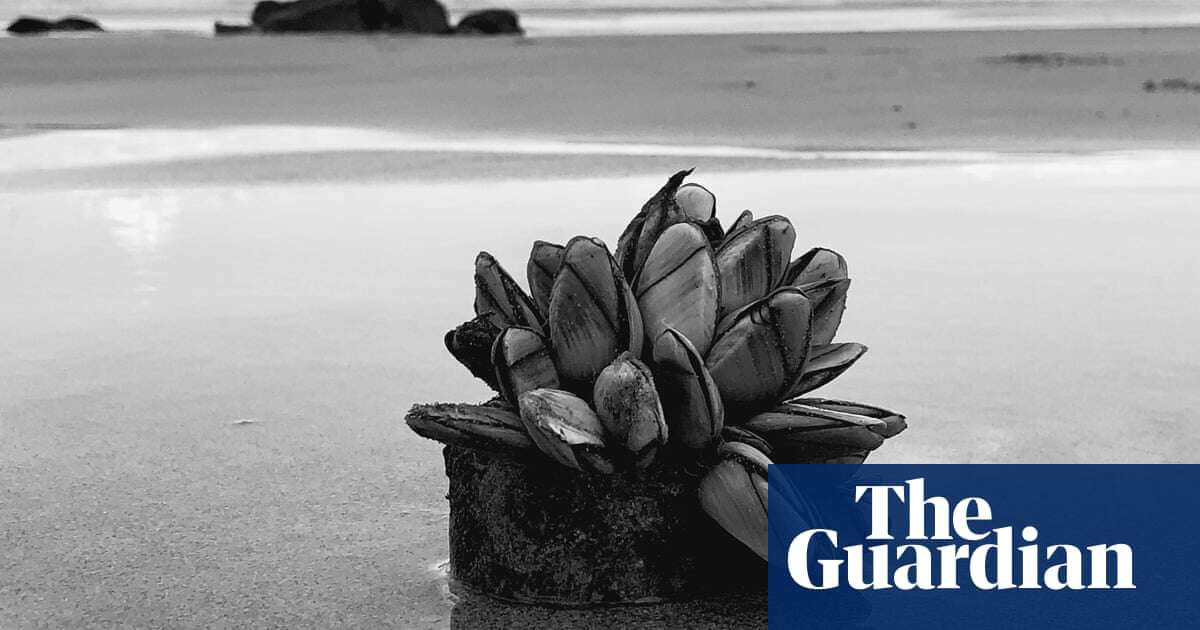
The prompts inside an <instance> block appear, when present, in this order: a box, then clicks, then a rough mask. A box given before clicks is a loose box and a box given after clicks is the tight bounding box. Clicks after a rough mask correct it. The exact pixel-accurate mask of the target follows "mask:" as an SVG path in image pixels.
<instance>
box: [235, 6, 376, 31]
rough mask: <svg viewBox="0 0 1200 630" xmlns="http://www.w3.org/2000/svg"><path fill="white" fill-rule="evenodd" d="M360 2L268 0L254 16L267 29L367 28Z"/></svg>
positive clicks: (330, 29) (255, 22) (258, 8)
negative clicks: (282, 0) (283, 0)
mask: <svg viewBox="0 0 1200 630" xmlns="http://www.w3.org/2000/svg"><path fill="white" fill-rule="evenodd" d="M358 5H359V1H358V0H296V1H295V2H274V1H272V0H267V1H266V2H259V3H258V4H257V5H255V6H254V12H253V13H252V14H251V16H250V20H251V21H252V22H253V23H254V25H255V26H257V27H259V28H261V29H262V30H263V31H264V32H267V33H314V32H356V31H365V30H367V29H366V27H365V26H364V24H363V21H362V17H361V16H360V15H359V11H358Z"/></svg>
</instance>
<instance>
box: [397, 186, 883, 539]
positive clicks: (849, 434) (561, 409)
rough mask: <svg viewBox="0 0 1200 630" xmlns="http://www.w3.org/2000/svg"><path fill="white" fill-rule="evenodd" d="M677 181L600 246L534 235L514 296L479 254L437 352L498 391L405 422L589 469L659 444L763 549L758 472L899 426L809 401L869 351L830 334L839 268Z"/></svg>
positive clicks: (726, 518) (733, 530)
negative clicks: (724, 221)
mask: <svg viewBox="0 0 1200 630" xmlns="http://www.w3.org/2000/svg"><path fill="white" fill-rule="evenodd" d="M689 174H690V171H683V172H680V173H677V174H675V175H674V176H672V177H671V178H670V179H669V180H668V182H667V184H666V185H665V186H664V187H663V188H662V189H661V190H659V191H658V193H657V194H655V195H654V196H653V197H652V198H651V199H650V200H649V201H647V202H646V204H645V205H644V206H643V207H642V209H641V211H640V212H638V213H637V215H636V216H635V217H634V218H633V221H632V222H631V223H630V224H629V226H628V227H626V229H625V231H624V233H623V234H621V237H620V239H619V241H618V243H617V248H616V251H615V252H612V251H610V250H609V248H608V246H607V245H605V243H604V242H603V241H601V240H599V239H596V238H592V237H586V236H579V237H575V238H573V239H571V240H570V241H569V242H568V243H566V244H565V245H559V244H552V243H547V242H542V241H538V242H535V243H534V244H533V248H532V251H531V253H530V257H529V263H528V267H527V276H528V284H529V291H528V292H526V291H525V290H524V289H523V288H522V287H521V286H520V285H519V284H518V283H517V281H516V280H514V279H513V277H512V276H511V275H509V273H508V272H507V271H505V270H504V268H503V267H501V266H500V264H499V262H497V261H496V260H495V258H493V257H492V256H491V255H489V254H487V253H486V252H483V253H480V254H479V256H478V257H477V258H476V260H475V313H476V317H475V318H474V319H472V320H471V321H469V322H466V323H465V324H463V325H461V326H459V327H458V328H456V329H454V330H452V331H450V332H449V333H447V334H446V346H447V348H448V349H449V350H450V352H451V353H452V354H453V355H454V356H455V357H456V358H457V359H459V361H461V362H462V363H463V364H464V365H465V366H466V367H467V368H468V369H469V370H471V372H472V373H473V374H475V375H476V376H478V377H480V378H481V379H483V380H484V381H486V382H487V383H488V384H489V385H490V386H491V387H492V388H493V389H495V390H496V392H497V393H498V394H499V397H498V398H497V400H495V401H492V402H491V403H488V404H484V405H462V404H450V405H446V404H443V405H417V406H416V407H414V408H413V410H412V412H410V414H409V416H408V418H407V419H408V422H409V425H410V426H411V427H412V428H413V430H414V431H416V432H417V433H419V434H420V435H423V436H425V437H429V438H432V439H435V440H439V441H442V442H445V443H447V444H455V445H459V446H466V447H471V448H484V449H489V450H493V451H494V450H499V451H505V452H512V453H514V454H520V453H535V452H538V451H540V452H541V453H542V454H544V455H545V456H546V457H549V458H550V459H552V460H554V461H555V462H558V463H559V464H562V465H563V466H567V467H570V468H573V469H577V470H581V471H586V472H588V473H593V474H612V473H614V472H617V471H621V470H625V471H629V470H644V469H646V468H647V467H649V466H650V464H651V463H652V462H654V461H655V459H656V458H661V457H664V456H665V455H664V454H665V453H668V452H669V453H671V457H672V458H674V459H677V460H678V461H682V462H685V463H687V464H688V465H695V466H696V467H697V469H699V470H702V471H703V477H702V478H701V479H700V482H699V485H698V493H699V496H698V500H699V502H700V505H701V507H702V508H703V509H704V511H705V512H707V513H708V514H709V515H710V516H711V517H712V518H713V519H714V520H715V521H716V522H717V523H718V524H720V525H721V526H722V527H724V528H725V529H726V530H727V531H729V533H730V534H732V535H733V536H734V537H736V538H737V539H738V540H740V541H742V542H743V543H745V544H746V545H747V546H748V547H750V548H751V549H753V550H754V551H755V552H756V553H758V554H759V555H761V556H763V557H765V556H766V549H767V522H766V518H767V514H766V502H767V475H766V470H767V465H769V464H770V463H772V462H775V463H848V464H856V463H860V462H862V461H863V460H864V459H865V458H866V456H867V454H868V453H869V452H870V451H871V450H873V449H875V448H877V447H879V446H880V445H881V444H882V443H883V441H884V440H885V439H886V438H889V437H892V436H894V435H896V434H897V433H899V432H900V431H902V430H903V429H904V428H905V420H904V417H903V416H901V415H900V414H897V413H894V412H892V411H888V410H886V409H882V408H878V407H873V406H869V405H864V404H860V403H854V402H846V401H840V400H829V399H825V398H814V397H806V396H807V395H808V394H809V393H810V392H811V391H813V390H815V389H817V388H818V387H821V386H822V385H824V384H826V383H828V382H830V381H832V380H833V379H835V378H837V377H838V376H839V375H841V374H842V373H843V372H845V371H846V370H847V369H849V368H850V366H852V365H853V364H854V363H855V362H856V361H857V360H858V359H859V358H860V357H862V355H863V354H864V353H865V352H866V350H867V348H866V346H863V345H862V344H859V343H853V342H835V341H834V338H835V336H836V334H837V331H838V326H839V325H840V323H841V320H842V312H843V310H844V309H845V305H846V294H847V289H848V288H849V286H850V279H849V277H848V275H847V267H846V261H845V259H843V258H842V256H841V255H839V254H838V253H836V252H834V251H832V250H829V249H823V248H814V249H811V250H808V251H807V252H806V253H804V254H803V255H801V256H799V257H797V258H796V259H794V260H793V259H792V257H791V256H792V250H793V247H794V244H795V240H796V230H795V228H794V227H793V225H792V223H791V221H789V220H788V219H787V218H785V217H782V216H767V217H762V218H755V217H754V216H753V215H752V214H751V213H750V212H749V211H746V212H743V213H741V215H740V216H738V217H737V219H736V220H735V221H734V222H733V224H732V225H731V226H730V228H729V229H728V230H725V229H722V226H721V224H720V221H719V220H718V219H717V214H716V197H715V196H714V195H713V194H712V193H711V192H710V191H709V190H708V189H706V188H704V187H703V186H700V185H698V184H692V183H688V184H684V183H683V181H684V179H685V178H686V177H687V176H688V175H689ZM797 503H798V504H799V503H802V501H798V502H797ZM796 507H797V509H799V505H797V506H796Z"/></svg>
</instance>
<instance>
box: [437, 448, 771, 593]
mask: <svg viewBox="0 0 1200 630" xmlns="http://www.w3.org/2000/svg"><path fill="white" fill-rule="evenodd" d="M444 454H445V459H446V474H447V476H448V477H449V478H450V493H449V499H450V566H451V571H452V573H453V576H454V578H455V579H456V580H457V581H459V582H461V583H462V584H463V585H464V586H466V587H468V588H469V589H471V590H472V591H476V592H480V593H484V594H487V595H490V596H493V597H497V598H501V599H505V600H509V601H516V602H523V603H538V604H551V605H560V606H588V605H597V604H632V603H651V602H658V601H664V600H675V599H685V598H689V597H695V596H702V595H705V594H708V593H713V592H720V591H723V590H726V589H728V588H730V587H737V588H741V589H744V588H745V587H746V584H747V582H749V583H751V584H753V583H755V582H756V581H758V582H761V583H762V585H763V588H765V582H766V570H765V565H764V564H763V563H762V562H761V560H759V559H758V558H757V557H756V556H754V555H753V554H751V553H750V552H748V551H747V550H745V549H744V548H743V547H741V546H740V545H739V544H738V543H736V541H733V540H732V539H731V538H729V537H728V535H726V534H725V533H724V532H723V531H721V530H720V529H718V528H717V527H716V526H715V525H714V524H713V523H712V521H711V520H710V519H709V518H708V517H707V516H706V515H705V514H704V513H703V512H702V511H701V510H700V507H699V505H698V503H697V501H696V494H695V493H696V484H697V482H698V479H697V477H696V476H695V475H694V474H689V473H688V472H686V471H685V470H683V469H682V468H679V467H676V466H672V465H670V464H669V463H667V464H661V465H659V464H656V465H655V466H654V467H652V468H651V469H650V470H647V471H644V472H643V473H641V474H638V473H634V472H627V473H619V474H615V475H592V474H585V473H580V472H577V471H572V470H570V469H567V468H564V467H563V466H561V465H558V464H556V463H553V462H551V461H549V460H543V459H541V458H531V459H528V460H526V459H520V460H518V459H514V458H512V457H511V456H507V455H501V454H494V453H489V452H486V451H478V450H471V449H465V448H461V447H455V446H447V447H446V448H445V451H444Z"/></svg>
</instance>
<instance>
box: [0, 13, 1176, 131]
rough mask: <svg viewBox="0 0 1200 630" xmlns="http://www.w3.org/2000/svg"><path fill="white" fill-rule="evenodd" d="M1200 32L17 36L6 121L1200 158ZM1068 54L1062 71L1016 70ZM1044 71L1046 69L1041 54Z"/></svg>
mask: <svg viewBox="0 0 1200 630" xmlns="http://www.w3.org/2000/svg"><path fill="white" fill-rule="evenodd" d="M1198 39H1200V29H1189V28H1180V29H1125V30H1073V31H1031V32H1005V31H993V32H949V33H937V32H929V33H921V32H916V33H867V34H809V35H803V34H802V35H711V36H672V37H583V38H540V39H539V38H534V39H517V40H513V39H507V38H499V39H493V40H462V39H454V40H448V39H420V38H386V37H359V38H354V37H296V38H292V37H277V38H223V39H211V38H201V37H174V38H167V37H138V36H124V35H116V36H112V37H106V38H92V39H41V40H29V39H16V38H7V39H0V59H3V62H2V65H0V68H2V69H3V71H4V77H5V94H4V96H3V101H0V102H2V103H3V106H2V107H0V124H3V125H5V126H6V127H7V128H8V129H9V131H10V132H21V131H22V130H24V129H27V128H28V127H29V126H30V125H35V124H36V125H42V126H47V125H49V126H54V125H93V126H94V125H99V126H116V127H122V126H133V127H144V126H162V127H180V126H184V127H195V126H201V127H204V126H213V125H262V124H286V125H316V126H328V125H337V126H345V125H349V126H355V127H382V128H387V129H394V130H403V131H420V132H425V133H432V134H436V135H455V136H458V137H463V138H469V139H477V138H481V137H488V136H500V137H506V136H513V135H519V136H523V137H540V138H554V139H561V138H576V139H588V140H611V141H618V142H628V141H635V142H666V143H688V144H726V145H738V146H747V145H748V146H768V147H776V148H826V149H827V148H855V149H876V148H921V149H929V148H955V149H963V148H969V149H981V150H997V149H1004V150H1033V151H1053V150H1090V149H1111V148H1130V147H1131V145H1136V146H1154V147H1177V146H1181V145H1186V146H1195V144H1196V138H1198V137H1200V135H1198V134H1197V133H1196V132H1197V131H1198V130H1200V96H1197V95H1194V94H1182V93H1162V92H1159V93H1146V92H1144V91H1143V83H1144V82H1145V81H1147V80H1153V81H1160V80H1163V79H1169V78H1175V77H1179V78H1184V79H1190V80H1193V81H1195V80H1200V76H1196V68H1197V67H1200V50H1197V48H1196V45H1195V42H1196V41H1197V40H1198ZM1043 53H1062V54H1063V55H1064V57H1062V58H1061V61H1062V63H1061V64H1057V63H1055V62H1054V61H1051V63H1049V64H1041V63H1036V62H1035V63H1019V62H1006V61H1003V58H1004V56H1005V55H1013V54H1018V55H1019V54H1033V55H1038V54H1043ZM1035 59H1036V57H1035Z"/></svg>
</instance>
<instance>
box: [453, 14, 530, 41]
mask: <svg viewBox="0 0 1200 630" xmlns="http://www.w3.org/2000/svg"><path fill="white" fill-rule="evenodd" d="M524 32H525V31H524V30H523V29H522V28H521V24H520V22H519V21H518V19H517V14H516V13H515V12H513V11H509V10H508V9H487V10H484V11H475V12H474V13H468V14H467V15H465V16H463V18H462V19H461V20H459V21H458V25H456V26H455V27H454V33H455V34H456V35H520V34H522V33H524Z"/></svg>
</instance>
